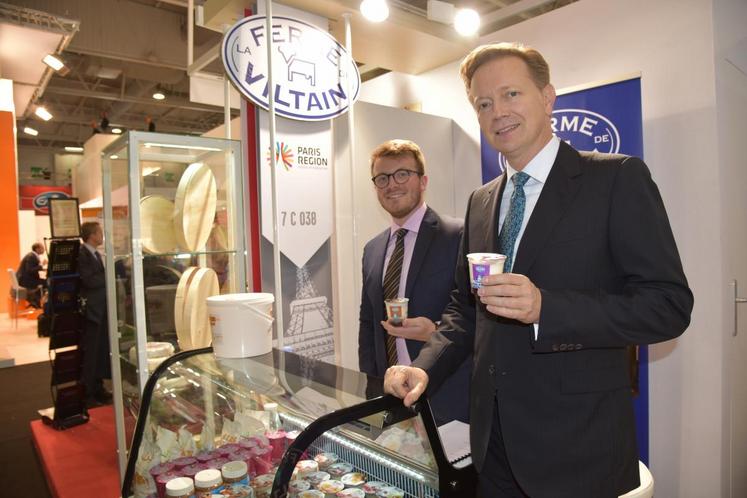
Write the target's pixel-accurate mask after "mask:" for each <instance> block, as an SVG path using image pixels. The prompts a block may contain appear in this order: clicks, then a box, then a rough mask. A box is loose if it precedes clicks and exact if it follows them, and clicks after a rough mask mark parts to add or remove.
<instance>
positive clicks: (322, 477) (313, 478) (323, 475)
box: [306, 471, 331, 487]
mask: <svg viewBox="0 0 747 498" xmlns="http://www.w3.org/2000/svg"><path fill="white" fill-rule="evenodd" d="M330 477H331V476H330V475H329V473H327V472H322V471H319V472H312V473H311V474H309V475H307V476H306V480H307V481H309V482H310V483H311V485H312V486H314V487H317V486H318V485H319V483H320V482H322V481H326V480H328V479H329V478H330Z"/></svg>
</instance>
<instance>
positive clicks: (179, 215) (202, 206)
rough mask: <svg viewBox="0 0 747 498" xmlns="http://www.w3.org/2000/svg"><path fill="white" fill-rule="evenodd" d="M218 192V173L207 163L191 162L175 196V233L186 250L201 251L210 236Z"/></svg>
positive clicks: (180, 244)
mask: <svg viewBox="0 0 747 498" xmlns="http://www.w3.org/2000/svg"><path fill="white" fill-rule="evenodd" d="M217 199H218V192H217V187H216V182H215V176H213V172H212V171H210V167H209V166H207V165H206V164H204V163H193V164H190V165H189V167H188V168H187V170H186V171H185V172H184V174H183V175H182V177H181V179H180V180H179V186H178V187H177V189H176V198H175V199H174V233H175V234H176V240H177V242H178V243H179V247H181V248H182V249H183V250H185V251H189V252H195V251H199V250H200V249H202V248H203V247H204V246H205V242H206V241H207V239H208V237H209V236H210V230H211V229H212V227H213V220H214V219H215V205H216V202H217Z"/></svg>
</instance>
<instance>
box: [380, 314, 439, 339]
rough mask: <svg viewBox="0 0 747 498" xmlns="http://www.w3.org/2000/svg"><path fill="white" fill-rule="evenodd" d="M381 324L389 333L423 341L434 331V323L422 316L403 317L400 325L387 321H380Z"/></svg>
mask: <svg viewBox="0 0 747 498" xmlns="http://www.w3.org/2000/svg"><path fill="white" fill-rule="evenodd" d="M381 326H382V327H384V330H386V331H387V333H389V335H393V336H395V337H404V338H405V339H415V340H417V341H423V342H425V341H427V340H428V339H430V338H431V334H433V332H435V331H436V324H435V323H433V322H432V321H431V320H430V319H428V318H426V317H424V316H418V317H415V318H405V320H404V321H403V322H402V325H401V326H396V325H392V324H391V323H389V322H387V321H384V322H381Z"/></svg>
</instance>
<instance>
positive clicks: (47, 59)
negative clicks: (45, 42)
mask: <svg viewBox="0 0 747 498" xmlns="http://www.w3.org/2000/svg"><path fill="white" fill-rule="evenodd" d="M42 62H44V64H46V65H47V66H49V67H51V68H52V69H54V70H55V71H59V70H60V69H62V68H63V67H65V63H64V62H62V61H61V60H60V58H59V57H57V56H55V55H52V54H47V55H45V56H44V58H43V59H42Z"/></svg>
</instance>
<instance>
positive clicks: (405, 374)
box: [384, 365, 428, 407]
mask: <svg viewBox="0 0 747 498" xmlns="http://www.w3.org/2000/svg"><path fill="white" fill-rule="evenodd" d="M427 386H428V374H427V373H425V370H423V369H422V368H417V367H405V366H402V365H395V366H393V367H389V368H388V369H387V371H386V374H384V392H386V393H389V394H393V395H395V396H397V397H398V398H400V399H403V400H404V403H405V406H407V407H410V406H412V404H413V403H415V402H416V401H417V400H418V398H420V395H421V394H423V393H424V392H425V388H426V387H427Z"/></svg>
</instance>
